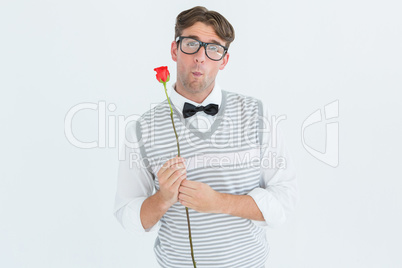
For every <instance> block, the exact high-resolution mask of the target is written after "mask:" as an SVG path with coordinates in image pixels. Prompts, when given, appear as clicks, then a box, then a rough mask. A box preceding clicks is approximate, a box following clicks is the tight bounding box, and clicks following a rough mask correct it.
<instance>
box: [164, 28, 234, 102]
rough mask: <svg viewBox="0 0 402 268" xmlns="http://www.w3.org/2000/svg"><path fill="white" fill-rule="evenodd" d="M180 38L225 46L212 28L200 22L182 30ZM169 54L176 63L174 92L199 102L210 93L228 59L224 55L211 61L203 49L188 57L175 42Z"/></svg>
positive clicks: (227, 55)
mask: <svg viewBox="0 0 402 268" xmlns="http://www.w3.org/2000/svg"><path fill="white" fill-rule="evenodd" d="M182 36H191V37H193V38H195V39H197V40H199V41H202V42H205V43H217V44H220V45H223V46H225V42H224V41H223V40H222V39H221V38H219V37H218V35H217V34H216V33H215V30H214V29H213V28H212V26H208V25H206V24H204V23H202V22H196V23H195V24H194V25H193V26H191V27H189V28H186V29H184V30H183V33H182ZM171 53H172V59H173V60H174V61H176V62H177V81H176V91H177V92H178V93H180V94H181V95H183V96H184V97H187V98H189V99H191V97H193V98H194V97H195V98H196V99H198V100H200V98H201V101H202V100H203V98H204V99H205V98H206V97H207V96H208V94H209V93H210V92H211V91H212V89H213V88H214V86H215V77H216V75H217V74H218V71H219V70H223V69H224V68H225V66H226V64H227V62H228V59H229V54H228V53H226V55H225V56H224V57H223V59H221V60H219V61H213V60H211V59H209V58H208V57H207V56H206V55H205V48H204V47H201V48H200V50H199V51H198V52H197V53H195V54H191V55H188V54H185V53H183V52H182V51H181V50H180V45H179V47H178V46H177V43H176V42H175V41H173V42H172V47H171ZM193 100H194V99H193ZM198 102H200V101H198Z"/></svg>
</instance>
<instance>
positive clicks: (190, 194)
mask: <svg viewBox="0 0 402 268" xmlns="http://www.w3.org/2000/svg"><path fill="white" fill-rule="evenodd" d="M221 197H222V194H221V193H219V192H217V191H215V190H214V189H212V188H211V187H210V186H209V185H208V184H205V183H202V182H197V181H189V180H183V181H182V182H181V186H180V188H179V201H180V203H181V204H182V205H183V206H186V207H188V208H192V209H194V210H196V211H198V212H205V213H221V212H222V211H221V209H220V208H219V206H220V204H221V202H220V201H221Z"/></svg>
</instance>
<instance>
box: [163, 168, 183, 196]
mask: <svg viewBox="0 0 402 268" xmlns="http://www.w3.org/2000/svg"><path fill="white" fill-rule="evenodd" d="M186 178H187V173H186V170H185V169H183V170H178V171H176V172H175V173H174V174H172V176H170V177H169V178H168V181H167V185H169V187H173V189H175V190H176V191H177V192H178V191H179V187H180V184H181V182H182V181H183V180H185V179H186Z"/></svg>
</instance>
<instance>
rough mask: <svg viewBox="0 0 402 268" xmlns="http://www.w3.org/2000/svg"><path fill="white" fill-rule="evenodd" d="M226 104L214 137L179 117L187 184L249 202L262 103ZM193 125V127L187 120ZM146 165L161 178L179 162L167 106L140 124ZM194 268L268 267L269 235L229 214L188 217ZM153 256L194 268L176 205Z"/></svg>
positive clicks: (238, 100) (236, 99)
mask: <svg viewBox="0 0 402 268" xmlns="http://www.w3.org/2000/svg"><path fill="white" fill-rule="evenodd" d="M222 94H223V96H222V103H221V106H220V108H219V112H218V114H217V115H216V120H215V121H214V123H213V124H212V126H211V128H210V130H209V131H207V132H206V133H202V132H199V131H197V130H196V129H194V128H193V127H192V126H191V125H186V121H185V119H184V118H183V117H182V116H180V115H179V114H178V113H177V111H176V110H174V121H175V125H176V130H177V133H178V135H179V143H180V150H181V156H182V157H184V158H185V159H186V165H187V179H188V180H193V181H199V182H203V183H206V184H208V185H209V186H211V187H212V188H213V189H214V190H216V191H219V192H222V193H229V194H236V195H245V194H247V193H248V192H250V191H251V190H253V189H254V188H256V187H259V182H260V141H261V135H260V132H259V127H260V125H261V121H260V119H261V116H262V114H263V113H262V105H261V103H260V101H258V100H256V99H254V98H251V97H246V96H242V95H239V94H236V93H232V92H227V91H222ZM187 120H188V119H187ZM137 136H138V137H139V138H140V139H141V141H142V142H143V146H141V147H140V150H141V154H142V158H143V164H144V165H146V166H147V168H148V170H149V171H150V172H151V173H152V174H153V176H154V179H155V188H156V190H159V183H158V178H157V176H156V174H157V172H158V170H159V168H160V167H161V166H162V164H163V163H165V162H166V161H167V160H168V159H170V158H173V157H174V156H176V155H177V147H176V139H175V135H174V132H173V128H172V124H171V119H170V109H169V105H168V102H167V101H164V102H162V103H160V104H159V105H158V106H156V107H155V108H153V109H151V110H150V111H148V112H147V113H145V114H144V115H143V116H142V117H141V119H140V120H139V123H138V124H137ZM189 213H190V221H191V231H192V240H193V246H194V255H195V260H196V262H197V267H199V268H202V267H215V268H236V267H239V268H240V267H241V268H245V267H250V268H259V267H264V263H265V261H266V259H267V256H268V251H269V247H268V243H267V240H266V235H265V230H264V229H263V228H261V227H259V226H257V225H255V224H254V223H253V222H252V221H251V220H248V219H244V218H240V217H234V216H230V215H226V214H209V213H199V212H197V211H194V210H192V209H189ZM154 251H155V254H156V258H157V260H158V262H159V264H160V265H161V266H162V267H166V268H180V267H189V268H191V267H193V265H192V260H191V255H190V245H189V239H188V230H187V219H186V212H185V207H184V206H183V205H181V204H180V203H179V202H177V203H176V204H174V205H173V206H172V207H171V208H170V209H169V210H168V211H167V212H166V214H165V215H164V216H163V217H162V219H161V228H160V230H159V233H158V237H157V239H156V241H155V247H154Z"/></svg>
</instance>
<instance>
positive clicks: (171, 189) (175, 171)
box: [157, 157, 187, 207]
mask: <svg viewBox="0 0 402 268" xmlns="http://www.w3.org/2000/svg"><path fill="white" fill-rule="evenodd" d="M157 176H158V180H159V194H160V196H161V198H162V200H163V202H164V203H165V204H166V205H167V206H168V207H170V206H172V205H173V204H174V203H176V202H177V201H178V200H179V199H178V195H179V187H180V184H181V182H182V181H183V180H184V179H185V178H186V177H187V171H186V167H185V165H184V159H183V158H181V157H175V158H172V159H170V160H168V161H167V162H166V163H165V164H163V165H162V167H161V168H160V169H159V171H158V174H157Z"/></svg>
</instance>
